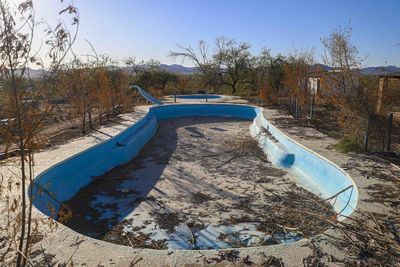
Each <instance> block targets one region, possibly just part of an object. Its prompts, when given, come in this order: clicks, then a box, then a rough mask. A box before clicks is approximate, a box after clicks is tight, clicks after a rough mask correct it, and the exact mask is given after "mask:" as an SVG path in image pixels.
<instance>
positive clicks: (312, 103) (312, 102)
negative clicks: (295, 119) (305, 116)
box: [310, 96, 315, 120]
mask: <svg viewBox="0 0 400 267" xmlns="http://www.w3.org/2000/svg"><path fill="white" fill-rule="evenodd" d="M314 98H315V97H314V96H312V97H311V107H310V120H312V119H313V116H314Z"/></svg>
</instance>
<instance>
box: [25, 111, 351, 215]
mask: <svg viewBox="0 0 400 267" xmlns="http://www.w3.org/2000/svg"><path fill="white" fill-rule="evenodd" d="M190 116H207V117H229V118H239V119H246V120H253V124H252V125H251V126H250V132H251V134H252V136H253V137H256V138H257V140H258V141H259V143H260V145H261V146H262V148H263V150H264V151H265V152H266V153H267V154H268V157H269V159H270V160H271V161H272V162H273V163H274V164H276V165H278V166H280V167H284V168H290V169H293V171H294V172H296V173H297V174H298V176H299V179H300V182H302V181H301V180H303V182H304V184H305V185H306V189H308V190H310V191H312V192H313V193H315V194H317V195H320V196H321V197H323V198H325V197H326V198H327V197H330V196H332V195H334V194H336V193H337V192H339V191H340V190H342V189H344V188H346V187H348V186H350V185H354V183H353V181H352V179H351V178H350V177H349V176H348V175H347V174H346V173H345V172H344V171H343V170H341V169H340V168H339V167H337V166H336V165H335V164H334V163H332V162H330V161H329V160H326V159H324V158H322V157H321V156H319V155H317V154H315V153H314V152H313V151H311V150H309V149H307V148H305V147H303V146H302V145H300V144H298V143H296V142H295V141H293V140H292V139H290V138H289V137H287V136H286V135H285V134H283V133H282V132H281V131H280V130H278V129H277V128H276V127H275V126H273V125H272V124H271V123H270V122H269V121H267V120H266V119H265V118H264V117H263V114H262V109H261V108H257V107H253V106H246V105H234V104H170V105H162V106H154V107H151V108H150V109H149V112H148V113H147V114H146V115H145V117H143V118H142V119H141V120H140V121H138V122H136V123H135V124H133V125H132V126H130V127H128V128H127V129H126V130H124V131H123V132H121V133H119V134H118V135H116V136H114V137H112V138H110V139H108V140H107V141H105V142H103V143H100V144H98V145H95V146H93V147H91V148H89V149H86V150H84V151H82V152H80V153H78V154H76V155H74V156H72V157H70V158H68V159H66V160H64V161H62V162H60V163H58V164H56V165H54V166H52V167H51V168H49V169H47V170H46V171H44V172H42V173H41V174H40V175H39V176H38V177H37V178H36V179H35V182H34V185H33V188H31V190H33V192H32V196H33V197H32V201H33V204H34V205H35V207H36V208H38V209H39V210H40V211H42V212H43V213H45V214H46V215H48V216H52V217H54V218H57V216H58V213H57V211H58V210H59V209H60V207H61V203H63V202H64V201H66V200H68V199H70V198H71V197H73V196H74V195H75V194H76V193H77V192H78V191H79V190H80V189H81V188H82V187H84V186H86V185H87V184H89V183H90V181H91V180H92V179H93V177H96V176H99V175H102V174H104V173H105V172H107V171H109V170H111V169H113V168H114V167H116V166H118V165H121V164H124V163H126V162H128V161H130V160H131V159H132V158H134V157H135V156H136V155H137V154H138V153H139V151H140V150H141V149H142V148H143V147H144V146H145V144H146V143H147V142H148V141H149V140H150V139H151V138H152V137H153V136H154V134H155V133H156V131H157V128H158V121H160V120H164V119H172V118H180V117H190ZM263 128H265V129H268V131H266V130H262V129H263ZM351 192H352V193H350V190H347V191H345V192H344V193H342V194H340V195H339V196H338V198H337V200H336V199H335V200H333V201H332V204H333V206H334V208H335V210H336V211H337V212H338V213H339V212H341V214H342V215H345V216H348V215H350V214H351V213H352V212H353V210H354V209H355V207H356V205H357V199H358V193H357V188H356V186H354V187H353V188H352V191H351Z"/></svg>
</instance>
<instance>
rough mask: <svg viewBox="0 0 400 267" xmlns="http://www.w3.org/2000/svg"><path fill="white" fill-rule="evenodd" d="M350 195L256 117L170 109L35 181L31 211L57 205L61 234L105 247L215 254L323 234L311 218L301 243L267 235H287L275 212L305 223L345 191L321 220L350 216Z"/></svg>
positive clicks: (216, 108) (321, 165)
mask: <svg viewBox="0 0 400 267" xmlns="http://www.w3.org/2000/svg"><path fill="white" fill-rule="evenodd" d="M249 129H250V131H249ZM254 144H256V145H254ZM298 180H301V181H302V183H301V184H303V185H305V187H304V188H305V189H306V190H304V188H300V187H299V186H297V185H296V184H297V181H298ZM353 185H354V184H353V181H352V180H351V178H350V177H349V176H348V175H347V174H346V173H345V172H344V171H343V170H341V169H340V168H339V167H338V166H336V165H335V164H333V163H332V162H330V161H328V160H326V159H324V158H322V157H320V156H318V155H317V154H315V153H314V152H312V151H310V150H308V149H306V148H305V147H303V146H301V145H300V144H298V143H296V142H295V141H293V140H291V139H290V138H288V137H287V136H286V135H285V134H284V133H282V132H281V131H279V130H278V129H277V128H276V127H274V126H273V125H272V124H271V123H270V122H268V121H267V120H266V119H265V118H264V117H263V114H262V109H261V108H257V107H252V106H245V105H232V104H179V105H163V106H156V107H152V108H150V111H149V112H148V114H147V115H146V116H145V117H144V118H143V119H142V120H140V121H139V122H137V123H135V124H134V125H132V126H131V127H129V128H128V129H127V130H125V131H124V132H122V133H120V134H119V135H117V136H115V137H113V138H111V139H109V140H107V141H106V142H104V143H101V144H99V145H96V146H94V147H92V148H90V149H88V150H86V151H84V152H82V153H80V154H77V155H76V156H73V157H71V158H69V159H67V160H65V161H63V162H61V163H60V164H57V165H55V166H53V167H51V168H50V169H48V170H47V171H45V172H43V173H42V174H41V175H39V176H38V177H37V179H36V180H35V188H34V199H33V202H34V204H35V206H36V207H37V208H38V209H39V210H41V211H42V212H44V213H45V214H47V215H49V216H53V217H55V218H57V216H58V214H57V213H54V211H58V210H60V207H61V206H62V205H64V206H66V207H67V208H70V209H71V210H72V214H74V215H75V217H73V218H72V219H71V220H70V221H69V222H67V223H66V225H67V226H69V227H70V228H72V229H74V230H75V231H78V232H81V233H83V234H85V235H87V236H92V237H95V238H98V239H102V240H106V241H108V242H112V243H118V244H124V245H132V244H128V243H130V242H132V240H134V241H135V242H134V245H135V246H136V247H147V248H156V249H167V248H170V249H218V248H229V247H245V246H262V245H271V244H276V243H285V242H293V241H296V240H298V239H300V238H302V237H303V236H304V235H305V236H310V235H315V234H317V233H319V232H321V231H324V230H325V229H326V228H327V226H326V225H323V224H320V223H319V222H316V223H315V224H313V219H312V218H310V217H307V218H306V220H307V222H308V223H307V224H306V225H314V226H313V227H310V228H307V229H302V231H301V233H296V232H291V231H289V232H288V231H287V229H286V230H285V229H280V228H279V227H274V226H273V225H281V224H282V222H285V223H286V225H288V224H287V221H286V220H287V217H288V215H290V214H292V213H293V212H291V210H290V209H287V210H286V209H285V208H284V207H285V206H284V203H291V205H297V206H295V208H296V209H297V210H302V209H304V211H305V212H307V211H311V213H314V212H316V210H314V209H315V205H313V203H315V201H318V199H320V198H329V197H331V196H332V195H335V194H336V193H337V192H340V191H341V190H343V189H344V188H351V190H346V191H344V192H343V193H341V194H340V195H339V196H338V197H336V198H335V199H334V200H333V199H332V201H331V202H330V203H329V204H330V205H327V206H324V207H323V208H324V210H323V212H325V213H327V214H328V215H331V213H332V212H333V211H334V212H336V213H337V214H339V213H340V214H342V215H346V216H347V215H350V214H351V213H352V212H353V210H354V208H355V206H356V204H357V198H358V195H357V189H356V188H355V187H353ZM43 192H45V193H43ZM82 203H85V204H82ZM49 207H51V208H49ZM74 209H75V210H74ZM310 209H311V210H310ZM303 219H304V218H303ZM285 223H284V224H285ZM292 223H293V226H296V225H300V224H303V223H302V222H301V221H293V222H292ZM289 226H290V224H289ZM125 235H128V236H129V237H130V238H131V240H130V242H129V239H127V238H126V237H125ZM121 236H123V237H121ZM127 242H128V243H127Z"/></svg>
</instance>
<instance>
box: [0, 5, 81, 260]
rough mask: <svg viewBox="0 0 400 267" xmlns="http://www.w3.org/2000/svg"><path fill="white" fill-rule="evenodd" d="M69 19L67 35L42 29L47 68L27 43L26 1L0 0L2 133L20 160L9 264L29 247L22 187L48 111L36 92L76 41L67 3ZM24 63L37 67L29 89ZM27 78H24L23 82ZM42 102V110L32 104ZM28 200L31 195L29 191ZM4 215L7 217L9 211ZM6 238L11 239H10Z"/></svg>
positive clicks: (31, 22)
mask: <svg viewBox="0 0 400 267" xmlns="http://www.w3.org/2000/svg"><path fill="white" fill-rule="evenodd" d="M62 13H67V14H70V15H71V18H72V24H73V25H75V26H76V28H75V29H76V30H75V32H74V33H73V34H71V33H70V32H69V31H68V29H67V27H66V25H65V24H64V23H63V22H61V21H60V22H58V24H57V25H56V26H55V27H54V28H51V27H50V26H49V25H47V26H46V30H45V31H46V35H47V36H46V41H45V46H46V47H47V48H48V50H47V57H48V58H49V60H50V63H49V66H48V67H47V70H45V69H44V67H45V66H43V61H42V60H41V58H40V57H39V54H38V52H34V51H33V45H32V40H33V37H34V33H35V31H34V30H35V29H36V28H37V27H38V23H37V21H36V20H35V12H34V8H33V3H32V1H29V0H28V1H24V2H22V3H21V4H20V5H18V6H17V7H14V6H11V5H10V4H8V3H7V1H3V0H0V39H1V42H0V44H1V45H0V60H1V61H0V71H1V73H0V74H1V79H2V80H3V81H4V82H5V83H6V85H7V89H8V90H9V105H8V108H9V110H8V111H7V112H8V114H9V115H10V116H13V117H14V119H15V120H14V122H15V123H11V124H10V127H8V129H9V130H10V132H9V135H10V136H11V138H10V139H9V142H14V141H15V142H16V145H17V147H18V156H19V158H20V178H21V182H20V185H21V188H20V199H21V202H19V198H18V199H15V201H16V202H15V203H19V204H18V205H16V206H15V207H14V208H15V210H14V211H15V212H16V213H15V216H16V217H15V220H14V221H12V224H13V225H14V227H16V228H18V230H16V231H14V233H15V234H17V233H18V235H19V237H18V238H17V240H18V242H16V243H17V245H16V248H15V252H16V257H15V263H16V265H17V266H25V265H26V264H27V257H28V255H29V252H30V247H31V234H32V232H31V231H32V202H31V201H30V200H29V199H27V195H26V192H27V190H26V189H27V186H29V187H31V186H32V185H33V179H34V172H33V167H34V151H35V150H36V149H37V148H38V146H39V144H38V140H37V136H38V133H39V132H40V130H41V129H42V127H43V122H44V121H45V119H46V117H47V116H48V115H49V114H50V113H51V107H50V106H49V105H46V103H45V101H43V100H42V99H43V97H42V95H41V92H43V91H44V90H45V89H46V88H48V87H50V86H52V85H53V83H52V82H51V81H52V77H53V76H54V75H55V73H56V71H57V70H58V67H59V64H60V62H61V61H62V60H63V59H64V58H65V56H66V55H67V53H68V51H69V50H70V47H71V45H72V43H73V42H74V40H75V38H76V33H77V29H78V22H79V17H78V12H77V9H76V8H75V7H74V6H73V5H67V6H66V7H64V8H63V9H62V10H61V11H60V14H62ZM29 65H38V66H41V67H42V68H43V73H42V77H41V79H40V82H38V83H36V84H35V87H34V88H33V86H31V83H30V82H29V77H28V75H29V73H28V66H29ZM27 77H28V78H27ZM38 101H41V102H42V107H43V108H42V109H40V108H38V107H37V106H36V105H34V104H32V103H35V102H38ZM29 194H30V196H31V197H32V195H31V194H32V192H30V193H29ZM9 215H10V213H9ZM11 238H12V237H11Z"/></svg>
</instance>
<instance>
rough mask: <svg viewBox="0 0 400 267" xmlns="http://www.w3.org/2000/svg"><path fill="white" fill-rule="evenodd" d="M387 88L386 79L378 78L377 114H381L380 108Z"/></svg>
mask: <svg viewBox="0 0 400 267" xmlns="http://www.w3.org/2000/svg"><path fill="white" fill-rule="evenodd" d="M387 87H388V77H379V90H378V99H377V104H376V111H377V112H378V113H380V112H381V109H382V106H383V105H384V103H383V98H384V95H385V92H386V91H387Z"/></svg>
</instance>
